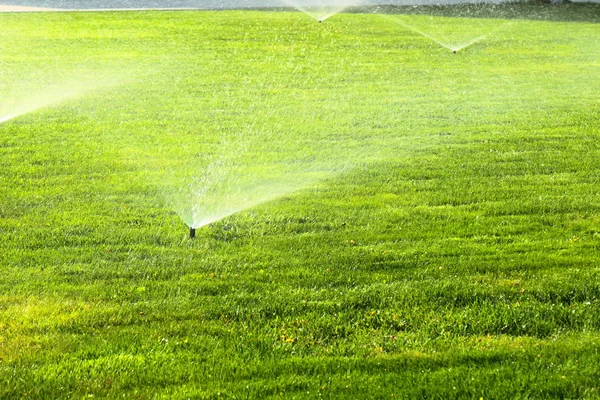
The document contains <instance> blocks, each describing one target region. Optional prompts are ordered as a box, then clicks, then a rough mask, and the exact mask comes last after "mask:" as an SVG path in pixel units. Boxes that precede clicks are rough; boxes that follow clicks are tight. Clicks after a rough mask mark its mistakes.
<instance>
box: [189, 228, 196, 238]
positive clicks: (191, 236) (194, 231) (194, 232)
mask: <svg viewBox="0 0 600 400" xmlns="http://www.w3.org/2000/svg"><path fill="white" fill-rule="evenodd" d="M195 237H196V228H192V227H191V226H190V239H193V238H195Z"/></svg>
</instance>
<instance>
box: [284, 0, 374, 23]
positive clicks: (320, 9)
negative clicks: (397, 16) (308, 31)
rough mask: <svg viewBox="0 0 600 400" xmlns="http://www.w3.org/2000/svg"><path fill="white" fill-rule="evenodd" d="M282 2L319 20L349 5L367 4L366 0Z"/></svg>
mask: <svg viewBox="0 0 600 400" xmlns="http://www.w3.org/2000/svg"><path fill="white" fill-rule="evenodd" d="M284 2H285V3H286V4H288V5H289V6H291V7H294V8H296V9H297V10H300V11H302V12H303V13H305V14H306V15H308V16H310V17H311V18H314V19H315V20H317V21H319V22H323V21H325V20H327V19H329V18H331V17H333V16H334V15H336V14H338V13H341V12H342V11H344V10H346V9H348V8H350V7H355V6H358V5H365V4H368V2H367V1H366V0H323V1H310V0H284Z"/></svg>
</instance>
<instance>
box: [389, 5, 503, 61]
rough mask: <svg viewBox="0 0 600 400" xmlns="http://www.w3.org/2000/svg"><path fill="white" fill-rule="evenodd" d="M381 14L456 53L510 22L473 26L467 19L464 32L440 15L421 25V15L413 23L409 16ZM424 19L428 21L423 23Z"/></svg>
mask: <svg viewBox="0 0 600 400" xmlns="http://www.w3.org/2000/svg"><path fill="white" fill-rule="evenodd" d="M380 15H382V16H383V17H385V18H388V19H389V20H392V21H394V22H396V23H398V24H400V25H402V26H403V27H404V28H406V29H408V30H411V31H413V32H416V33H418V34H419V35H422V36H424V37H426V38H428V39H430V40H432V41H433V42H435V43H437V44H439V45H440V46H442V47H445V48H447V49H448V50H451V51H453V52H454V53H456V52H458V51H460V50H462V49H465V48H467V47H469V46H471V45H473V44H475V43H478V42H480V41H482V40H484V39H486V38H488V37H489V36H490V35H492V34H494V33H495V32H497V31H498V30H500V29H501V28H504V27H505V26H507V25H509V24H510V22H508V21H501V22H497V21H493V23H494V26H493V27H489V26H483V27H481V26H479V27H475V28H473V26H471V25H469V23H470V21H473V20H468V19H467V20H466V22H465V23H466V24H467V27H468V28H469V29H468V30H467V33H466V34H464V33H461V32H459V31H457V30H456V29H452V28H448V27H447V26H445V25H444V24H443V23H441V21H442V18H439V17H429V18H428V19H427V20H423V19H421V24H420V25H421V26H417V24H418V22H417V21H418V18H419V17H416V18H415V17H413V18H412V23H410V22H408V18H407V17H406V16H400V15H390V14H380ZM423 21H426V22H425V23H423ZM471 24H472V22H471ZM481 30H485V32H484V33H482V34H479V35H477V36H475V37H473V34H472V33H471V32H477V31H479V32H481Z"/></svg>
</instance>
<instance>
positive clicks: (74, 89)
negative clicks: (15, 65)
mask: <svg viewBox="0 0 600 400" xmlns="http://www.w3.org/2000/svg"><path fill="white" fill-rule="evenodd" d="M123 79H124V77H123V76H117V75H116V74H114V73H109V72H107V71H104V72H103V71H82V70H79V71H77V72H75V71H65V73H63V74H61V77H56V76H52V77H47V79H45V81H44V80H43V79H42V81H41V82H40V81H39V79H38V80H37V81H36V82H35V85H34V83H32V82H31V81H30V80H28V79H27V78H26V77H23V78H22V80H21V81H20V82H14V83H13V84H12V85H11V87H10V88H8V89H7V90H6V91H4V93H1V94H0V96H1V98H2V102H1V103H0V123H5V122H8V121H10V120H12V119H14V118H17V117H20V116H22V115H24V114H28V113H31V112H34V111H37V110H40V109H43V108H47V107H50V106H54V105H57V104H59V103H61V102H64V101H67V100H73V99H76V98H79V97H81V96H84V95H87V94H89V93H91V92H94V91H96V90H99V89H102V88H107V87H110V86H114V85H117V84H119V83H122V82H123Z"/></svg>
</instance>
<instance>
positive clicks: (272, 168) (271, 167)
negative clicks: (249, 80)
mask: <svg viewBox="0 0 600 400" xmlns="http://www.w3.org/2000/svg"><path fill="white" fill-rule="evenodd" d="M273 140H274V137H273V135H271V134H269V133H265V132H258V131H256V130H255V128H250V129H249V130H248V131H247V132H244V133H242V134H240V135H237V136H236V137H233V138H230V139H229V141H227V142H224V143H222V145H221V146H220V151H219V153H218V155H216V156H213V157H212V159H211V160H209V161H208V163H207V165H206V166H204V167H199V168H194V169H193V170H192V171H193V172H192V175H191V176H184V177H182V178H181V179H179V180H178V182H177V183H176V184H175V185H174V188H173V189H171V193H170V195H169V196H168V198H169V200H170V202H171V204H172V206H173V207H174V209H175V210H176V211H177V213H178V214H179V216H180V217H181V218H182V220H183V221H184V222H185V223H186V224H187V225H188V226H189V227H190V228H193V229H197V228H200V227H202V226H205V225H208V224H210V223H212V222H215V221H218V220H220V219H222V218H225V217H227V216H229V215H232V214H235V213H237V212H240V211H242V210H245V209H248V208H251V207H254V206H256V205H259V204H262V203H265V202H268V201H271V200H274V199H277V198H280V197H282V196H285V195H288V194H290V193H292V192H295V191H298V190H300V189H302V188H306V187H308V186H310V185H313V184H315V183H316V182H319V181H323V180H325V179H328V178H331V177H332V176H334V175H335V174H338V173H341V172H343V171H346V170H348V169H349V168H350V165H351V162H350V161H349V160H350V159H351V158H350V157H348V156H347V149H345V148H344V144H343V143H341V144H339V145H338V146H337V148H335V149H334V148H332V147H331V146H326V145H324V143H323V142H321V143H320V144H319V143H318V144H317V145H315V146H313V147H312V148H306V149H305V151H298V150H301V149H299V147H300V146H301V144H299V143H298V142H294V141H293V140H292V141H289V140H285V139H284V138H280V139H279V141H280V142H281V143H279V146H280V147H279V148H278V145H277V144H274V143H273V147H272V148H271V149H269V148H268V147H270V146H269V143H272V141H273ZM319 145H322V147H321V148H318V147H319ZM286 149H287V150H289V153H287V154H286V153H285V150H286ZM336 152H337V154H336ZM327 154H329V157H328V156H327ZM209 157H210V156H209ZM354 161H356V160H354Z"/></svg>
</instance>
